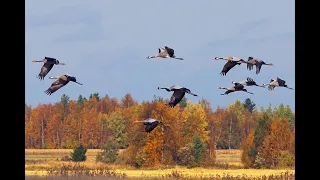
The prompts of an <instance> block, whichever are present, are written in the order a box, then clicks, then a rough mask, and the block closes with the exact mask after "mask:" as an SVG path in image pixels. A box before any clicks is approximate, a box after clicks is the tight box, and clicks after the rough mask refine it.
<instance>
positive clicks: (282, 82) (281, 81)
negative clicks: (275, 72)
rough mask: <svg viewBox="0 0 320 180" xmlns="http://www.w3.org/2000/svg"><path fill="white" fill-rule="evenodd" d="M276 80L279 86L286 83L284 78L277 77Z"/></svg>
mask: <svg viewBox="0 0 320 180" xmlns="http://www.w3.org/2000/svg"><path fill="white" fill-rule="evenodd" d="M277 82H278V84H279V86H283V85H285V84H286V81H285V80H282V79H280V78H279V77H277Z"/></svg>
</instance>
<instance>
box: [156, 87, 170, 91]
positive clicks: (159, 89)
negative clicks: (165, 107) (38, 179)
mask: <svg viewBox="0 0 320 180" xmlns="http://www.w3.org/2000/svg"><path fill="white" fill-rule="evenodd" d="M158 89H159V90H160V89H165V90H167V91H170V89H168V88H163V87H158Z"/></svg>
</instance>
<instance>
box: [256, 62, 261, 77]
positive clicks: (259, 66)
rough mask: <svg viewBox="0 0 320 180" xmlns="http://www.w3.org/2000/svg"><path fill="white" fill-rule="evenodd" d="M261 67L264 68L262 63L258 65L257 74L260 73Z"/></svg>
mask: <svg viewBox="0 0 320 180" xmlns="http://www.w3.org/2000/svg"><path fill="white" fill-rule="evenodd" d="M261 67H262V63H261V62H258V63H256V74H259V73H260V70H261Z"/></svg>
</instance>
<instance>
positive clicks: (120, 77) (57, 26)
mask: <svg viewBox="0 0 320 180" xmlns="http://www.w3.org/2000/svg"><path fill="white" fill-rule="evenodd" d="M294 33H295V31H294V1H289V0H283V1H275V0H271V1H253V0H244V1H212V0H203V1H198V2H197V1H191V0H184V1H182V0H176V1H170V0H163V1H161V2H159V1H149V0H136V1H124V0H119V1H111V0H96V1H87V0H78V1H76V0H69V1H63V0H57V1H38V0H29V1H26V59H25V63H26V67H25V68H26V77H25V79H26V92H25V93H26V103H27V104H31V105H32V106H36V105H38V104H39V103H45V102H57V101H59V100H60V98H61V95H62V94H67V95H68V96H70V97H71V99H77V97H78V96H79V94H82V95H84V96H89V95H90V94H91V93H94V92H98V93H99V94H100V95H101V96H105V94H106V93H108V95H109V96H110V97H117V98H118V99H121V98H122V97H123V96H124V95H125V94H126V93H131V94H132V95H133V97H134V98H135V99H136V100H138V101H139V102H142V101H143V100H152V99H153V95H157V96H162V97H165V98H169V97H170V96H171V93H167V92H166V91H158V90H157V87H158V86H171V85H181V86H186V87H188V88H190V89H191V90H192V91H193V92H194V93H198V94H199V95H200V97H193V96H187V98H188V99H190V100H191V101H192V102H195V101H197V100H200V99H201V97H204V98H206V99H207V100H208V101H210V102H211V103H212V107H213V108H214V109H215V108H216V107H217V106H220V107H226V106H227V105H228V104H230V103H233V102H234V101H235V100H236V99H239V100H240V101H244V100H245V98H247V97H250V98H251V99H252V100H253V101H254V102H255V103H256V104H257V105H258V107H261V106H266V107H267V106H268V105H269V103H271V104H272V105H279V104H280V103H281V102H282V103H284V104H289V105H290V106H291V107H292V109H294V108H295V91H291V90H289V89H285V88H276V89H275V90H274V91H272V92H269V91H268V90H266V89H263V88H258V87H248V88H247V89H248V91H250V92H253V93H254V95H250V94H247V93H241V92H239V93H232V94H230V95H229V96H221V95H220V94H221V93H223V92H224V91H223V90H218V89H217V88H218V87H219V86H223V87H228V86H231V85H232V84H231V81H242V80H245V79H246V77H248V76H249V77H252V78H253V79H254V80H256V81H257V83H259V84H263V83H268V82H269V81H270V79H271V78H276V77H277V76H279V77H280V78H283V79H284V80H286V82H287V84H288V86H291V87H293V88H295V81H294V80H295V71H294V69H295V37H294V36H295V34H294ZM164 45H167V46H169V47H171V48H173V49H174V50H175V53H176V56H177V57H182V58H184V59H185V60H184V61H179V60H174V59H146V56H151V55H155V54H157V53H158V47H162V46H164ZM44 56H49V57H54V58H57V59H59V60H60V61H61V62H64V63H66V64H67V65H66V66H63V67H53V69H52V70H51V71H50V72H49V74H48V76H47V77H46V79H45V80H44V81H40V80H39V79H37V78H36V75H37V74H38V73H39V71H40V68H41V66H42V65H43V64H42V63H32V62H31V61H32V60H33V59H37V60H40V59H42V58H43V57H44ZM216 56H237V57H239V58H243V59H245V60H247V59H248V57H249V56H254V57H257V58H260V59H262V60H264V61H265V62H266V63H273V64H274V67H269V66H263V67H262V69H261V73H260V74H259V75H256V74H255V69H254V70H253V71H248V70H247V68H246V65H241V66H237V67H235V68H233V69H232V70H230V71H229V72H228V74H227V76H224V77H222V76H220V75H219V73H220V71H221V70H222V68H223V66H224V64H225V61H222V60H219V61H217V60H212V58H214V57H216ZM64 73H67V74H71V75H74V76H76V77H77V80H78V81H79V82H81V83H83V84H84V85H83V86H79V85H78V84H74V83H70V84H68V85H67V86H65V87H63V88H62V89H60V90H59V91H57V92H55V93H54V94H52V95H51V96H47V95H46V94H45V93H44V91H45V90H46V89H47V88H48V87H49V86H50V85H51V83H52V82H53V81H52V80H49V79H48V77H49V76H57V75H60V74H64Z"/></svg>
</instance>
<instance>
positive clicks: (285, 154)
mask: <svg viewBox="0 0 320 180" xmlns="http://www.w3.org/2000/svg"><path fill="white" fill-rule="evenodd" d="M294 163H295V162H294V156H293V155H292V154H291V153H290V152H289V151H281V153H280V157H279V164H278V167H280V168H287V167H294Z"/></svg>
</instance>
